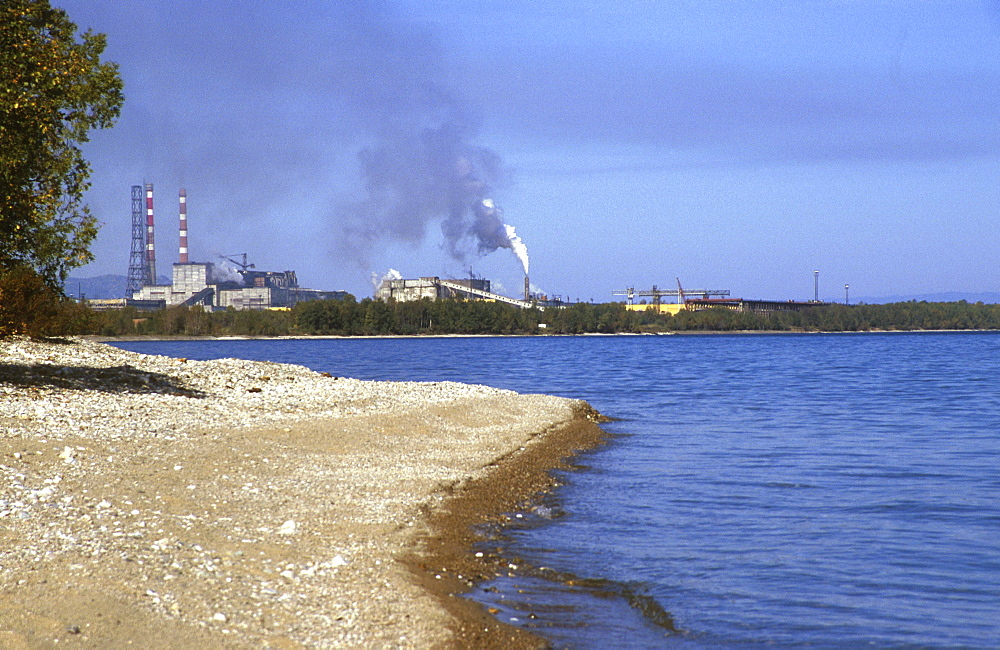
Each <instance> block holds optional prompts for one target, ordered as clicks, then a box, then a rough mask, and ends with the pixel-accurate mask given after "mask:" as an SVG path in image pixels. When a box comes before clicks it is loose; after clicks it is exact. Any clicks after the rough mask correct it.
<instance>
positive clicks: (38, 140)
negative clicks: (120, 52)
mask: <svg viewBox="0 0 1000 650" xmlns="http://www.w3.org/2000/svg"><path fill="white" fill-rule="evenodd" d="M104 48H105V38H104V35H103V34H95V33H93V32H91V31H89V30H88V31H87V32H86V33H84V34H83V35H82V36H81V37H80V38H79V39H78V38H77V35H76V25H74V24H73V23H72V22H70V20H69V18H68V16H67V15H66V12H65V11H63V10H61V9H56V8H53V7H52V6H50V4H49V2H48V0H0V268H12V267H15V266H28V267H31V268H33V269H35V271H36V272H37V273H38V274H39V275H40V276H41V277H42V279H43V280H44V281H45V283H46V284H48V285H49V286H51V287H53V288H59V287H61V285H62V282H63V281H64V280H65V278H66V274H67V272H68V271H69V269H71V268H73V267H75V266H80V265H82V264H85V263H87V262H89V261H91V260H92V259H93V256H92V254H91V253H90V248H89V247H90V243H91V242H92V241H93V239H94V237H95V236H96V234H97V220H96V219H95V218H94V217H93V216H92V215H91V214H90V210H89V209H88V207H87V206H86V205H85V204H84V203H83V193H84V192H85V191H86V190H87V188H88V187H89V186H90V183H89V181H88V178H89V176H90V166H89V165H88V163H87V161H86V160H85V159H84V158H83V154H82V152H81V150H80V145H81V144H83V143H85V142H87V141H88V140H89V132H90V131H91V130H93V129H95V128H101V129H104V128H109V127H110V126H111V125H112V124H113V123H114V121H115V119H116V118H117V117H118V114H119V111H120V109H121V104H122V101H123V96H122V81H121V78H120V76H119V74H118V66H117V65H116V64H114V63H102V62H101V54H102V53H103V52H104Z"/></svg>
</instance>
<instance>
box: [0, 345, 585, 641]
mask: <svg viewBox="0 0 1000 650" xmlns="http://www.w3.org/2000/svg"><path fill="white" fill-rule="evenodd" d="M581 405H582V403H581V402H577V401H575V400H567V399H562V398H556V397H549V396H542V395H519V394H516V393H513V392H511V391H504V390H497V389H493V388H489V387H485V386H470V385H464V384H457V383H451V382H442V383H414V382H370V381H360V380H355V379H348V378H342V377H332V376H329V375H326V374H322V373H316V372H313V371H311V370H309V369H307V368H303V367H300V366H294V365H288V364H277V363H264V362H253V361H243V360H238V359H221V360H215V361H192V360H184V359H174V358H169V357H159V356H150V355H142V354H138V353H133V352H127V351H123V350H120V349H117V348H114V347H112V346H108V345H104V344H100V343H94V342H90V341H83V340H73V341H70V342H66V343H48V342H45V343H42V342H35V341H29V340H20V339H16V340H7V341H0V647H37V646H40V645H41V646H49V645H52V644H54V643H78V644H84V645H102V646H115V647H118V646H121V645H128V644H135V645H138V646H140V647H142V646H150V645H156V646H158V647H194V646H197V647H292V646H295V645H298V644H302V645H308V646H332V647H344V646H350V647H373V646H378V647H383V646H388V647H428V646H448V645H454V644H455V638H454V636H453V628H454V624H455V621H454V620H453V619H452V615H451V614H449V613H448V611H447V610H446V609H445V608H443V607H442V606H441V604H440V602H439V601H438V600H437V599H435V598H434V597H433V596H432V595H431V594H429V593H428V592H427V591H426V590H425V589H423V588H421V587H419V586H417V584H416V583H415V582H414V580H413V576H412V574H411V573H410V572H409V571H408V569H407V568H406V567H404V566H403V565H402V564H401V563H400V561H399V559H400V558H401V557H402V556H403V555H406V554H411V555H412V554H413V553H417V554H419V553H420V551H421V539H422V538H421V535H422V534H424V533H426V515H427V514H428V513H430V512H434V511H435V510H436V509H439V508H440V507H441V504H442V502H443V501H444V500H445V498H446V495H448V494H450V493H452V492H454V491H455V490H456V488H457V489H459V490H460V488H461V486H462V485H463V483H465V482H467V481H470V480H472V479H474V478H476V477H480V476H482V475H483V474H484V473H486V472H488V471H489V470H488V469H485V468H487V467H488V466H490V465H492V464H493V463H495V462H496V461H497V460H498V459H500V458H502V457H506V456H509V455H511V454H516V453H518V452H519V451H521V450H522V449H523V448H525V447H526V446H530V445H532V444H535V443H536V442H537V441H538V440H540V439H541V438H542V437H543V436H541V435H540V434H541V433H542V432H545V431H551V430H552V429H553V427H557V426H558V425H560V424H563V423H567V422H570V421H571V420H573V419H574V417H575V416H576V413H578V412H579V409H580V408H581Z"/></svg>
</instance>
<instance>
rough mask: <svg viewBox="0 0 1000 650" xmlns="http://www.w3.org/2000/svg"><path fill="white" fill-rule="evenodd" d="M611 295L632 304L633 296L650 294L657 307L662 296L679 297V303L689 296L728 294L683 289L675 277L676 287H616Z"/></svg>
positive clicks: (724, 294) (724, 291)
mask: <svg viewBox="0 0 1000 650" xmlns="http://www.w3.org/2000/svg"><path fill="white" fill-rule="evenodd" d="M611 295H612V296H626V297H627V298H628V304H630V305H631V304H632V301H633V299H634V298H635V296H651V297H652V298H653V304H654V305H656V306H657V308H659V305H660V299H661V298H662V297H663V296H671V297H676V298H680V302H681V303H686V302H687V300H688V297H689V296H701V297H702V298H707V297H709V296H728V295H729V289H685V288H684V287H682V286H681V279H680V278H677V289H676V291H675V290H673V289H660V288H658V287H657V286H656V285H655V284H654V285H653V288H652V289H639V290H636V288H635V287H628V288H626V289H616V290H615V291H612V292H611Z"/></svg>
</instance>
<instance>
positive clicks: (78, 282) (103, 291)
mask: <svg viewBox="0 0 1000 650" xmlns="http://www.w3.org/2000/svg"><path fill="white" fill-rule="evenodd" d="M156 280H157V282H158V283H159V284H170V278H168V277H166V276H164V275H161V276H159V277H157V279H156ZM127 286H128V277H126V276H124V275H113V274H109V275H98V276H96V277H93V278H75V277H70V278H68V279H67V280H66V284H65V285H63V287H64V290H65V291H66V295H67V296H70V297H72V298H79V297H80V295H81V294H82V295H83V296H84V297H85V298H89V299H91V300H108V299H111V298H124V297H125V288H126V287H127Z"/></svg>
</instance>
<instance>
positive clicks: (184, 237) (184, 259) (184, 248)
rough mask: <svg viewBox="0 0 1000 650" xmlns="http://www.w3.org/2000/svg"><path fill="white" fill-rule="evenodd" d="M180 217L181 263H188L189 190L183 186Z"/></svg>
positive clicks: (180, 197)
mask: <svg viewBox="0 0 1000 650" xmlns="http://www.w3.org/2000/svg"><path fill="white" fill-rule="evenodd" d="M179 199H180V219H181V230H180V235H181V246H180V263H181V264H187V263H188V215H187V190H185V189H183V188H181V191H180V196H179Z"/></svg>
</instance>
